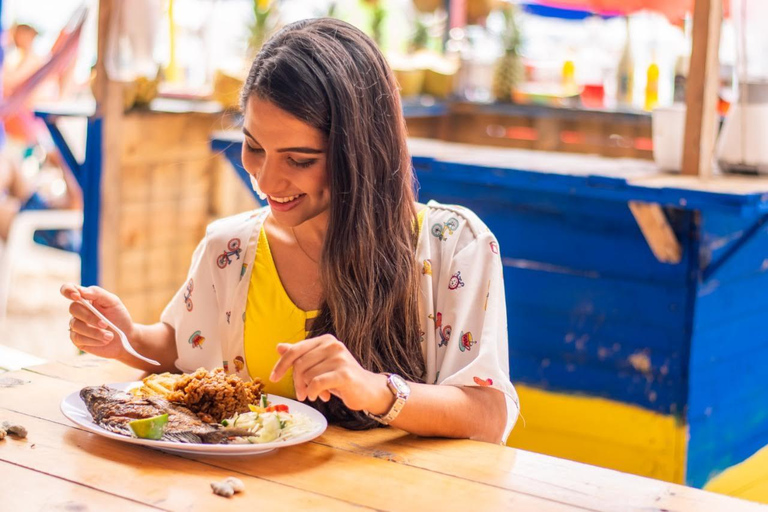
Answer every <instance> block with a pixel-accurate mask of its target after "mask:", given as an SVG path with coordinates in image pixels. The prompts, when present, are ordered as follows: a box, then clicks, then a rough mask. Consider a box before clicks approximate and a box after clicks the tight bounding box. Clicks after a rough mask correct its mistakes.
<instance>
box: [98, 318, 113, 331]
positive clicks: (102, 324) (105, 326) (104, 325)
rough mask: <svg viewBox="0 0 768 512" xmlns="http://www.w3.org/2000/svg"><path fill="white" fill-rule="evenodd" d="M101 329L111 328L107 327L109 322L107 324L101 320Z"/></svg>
mask: <svg viewBox="0 0 768 512" xmlns="http://www.w3.org/2000/svg"><path fill="white" fill-rule="evenodd" d="M99 327H101V328H102V329H106V328H107V327H109V326H108V325H107V322H105V321H104V320H99ZM110 334H111V333H110Z"/></svg>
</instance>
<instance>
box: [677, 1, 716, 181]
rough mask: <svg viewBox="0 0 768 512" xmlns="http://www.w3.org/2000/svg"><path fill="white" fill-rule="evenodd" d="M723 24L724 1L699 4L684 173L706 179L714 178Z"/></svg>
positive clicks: (688, 97) (688, 90)
mask: <svg viewBox="0 0 768 512" xmlns="http://www.w3.org/2000/svg"><path fill="white" fill-rule="evenodd" d="M722 20H723V5H722V0H696V4H695V7H694V11H693V52H692V53H691V70H690V73H689V74H688V82H687V84H686V107H687V114H686V118H685V136H684V138H683V140H684V146H683V169H682V173H683V174H687V175H691V176H700V177H702V178H707V177H709V176H711V175H712V157H713V156H714V148H715V133H716V132H715V123H716V122H717V99H718V97H717V95H718V86H719V81H720V68H719V59H718V50H719V48H720V25H721V23H722Z"/></svg>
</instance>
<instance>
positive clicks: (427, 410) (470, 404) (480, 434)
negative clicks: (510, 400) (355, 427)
mask: <svg viewBox="0 0 768 512" xmlns="http://www.w3.org/2000/svg"><path fill="white" fill-rule="evenodd" d="M374 378H375V382H376V384H375V385H373V386H372V388H371V390H372V391H374V395H375V396H374V397H373V398H372V399H371V406H370V408H369V409H367V410H368V412H370V413H372V414H376V415H379V416H381V415H384V414H386V413H387V412H389V409H390V407H392V404H393V403H394V401H395V397H394V395H393V394H392V392H391V391H390V390H389V387H388V386H387V376H386V375H383V374H374ZM408 384H409V386H410V388H411V394H410V396H409V397H408V400H407V402H406V405H405V407H403V410H402V411H401V412H400V414H399V415H398V416H397V418H396V419H395V420H394V421H393V422H392V423H391V425H392V426H393V427H397V428H400V429H403V430H407V431H408V432H412V433H414V434H416V435H420V436H432V437H456V438H465V439H474V440H476V441H486V442H489V443H500V442H501V438H502V436H503V435H504V427H505V425H506V421H507V406H506V403H505V400H504V394H503V393H501V391H497V390H495V389H492V388H481V387H471V386H464V387H457V386H434V385H429V384H417V383H413V382H409V383H408Z"/></svg>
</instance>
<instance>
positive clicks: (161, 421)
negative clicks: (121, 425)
mask: <svg viewBox="0 0 768 512" xmlns="http://www.w3.org/2000/svg"><path fill="white" fill-rule="evenodd" d="M167 424H168V413H164V414H161V415H160V416H153V417H151V418H142V419H140V420H133V421H130V422H128V428H130V429H131V432H133V435H135V436H136V437H139V438H141V439H155V440H157V439H160V438H162V437H163V434H164V433H165V426H166V425H167Z"/></svg>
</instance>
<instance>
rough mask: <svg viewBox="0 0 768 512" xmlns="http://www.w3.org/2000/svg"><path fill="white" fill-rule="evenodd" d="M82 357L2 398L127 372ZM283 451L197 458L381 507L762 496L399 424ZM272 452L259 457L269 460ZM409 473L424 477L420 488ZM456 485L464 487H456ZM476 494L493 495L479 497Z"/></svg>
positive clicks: (713, 501) (720, 500)
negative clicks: (428, 433)
mask: <svg viewBox="0 0 768 512" xmlns="http://www.w3.org/2000/svg"><path fill="white" fill-rule="evenodd" d="M82 363H83V364H79V365H72V364H69V365H63V364H59V363H50V364H48V365H45V366H43V367H35V368H34V369H33V370H34V371H35V372H37V373H31V372H16V373H14V374H12V376H14V377H16V378H20V379H21V380H26V381H28V382H30V384H31V385H34V387H35V389H37V390H38V391H40V392H41V393H40V394H41V395H42V396H41V397H40V400H39V401H35V402H34V404H29V401H28V400H26V399H22V398H20V394H19V398H17V399H13V398H12V397H10V396H7V395H9V393H5V394H3V393H2V390H0V404H6V403H8V406H9V407H10V408H13V407H12V405H15V406H19V407H23V408H25V409H26V410H27V411H30V412H34V413H36V414H41V415H43V416H44V417H48V418H51V419H54V418H55V417H56V414H52V413H51V411H52V410H54V409H57V408H58V402H59V401H60V399H61V397H62V396H63V395H65V394H66V393H67V392H71V391H73V390H76V389H79V387H80V386H81V385H82V384H84V383H89V384H95V383H99V382H104V381H105V380H106V381H115V380H119V379H113V378H109V377H113V376H114V374H115V373H118V374H120V373H121V372H122V370H117V371H116V372H111V371H110V369H109V367H110V366H113V365H114V363H112V362H104V361H103V360H93V361H90V362H87V364H86V361H85V360H83V361H82ZM77 366H83V367H81V368H77ZM135 372H136V371H135V370H127V373H124V374H123V375H126V374H128V373H132V374H134V375H135ZM45 374H55V375H57V376H59V377H56V378H52V377H48V376H47V375H45ZM61 377H66V378H69V379H72V380H74V381H80V382H63V381H61V380H59V379H60V378H61ZM105 377H107V378H106V379H105ZM128 378H129V379H130V378H131V377H128ZM94 379H96V380H94ZM57 390H58V393H57ZM25 394H26V393H25ZM58 418H59V421H61V420H62V418H60V417H58ZM107 442H109V441H108V440H107ZM113 444H119V443H113ZM339 452H347V453H339ZM278 454H279V455H280V457H279V459H278V460H279V462H278V463H275V464H258V465H254V464H253V463H252V459H250V458H238V459H239V460H230V459H229V458H228V459H226V460H225V459H222V458H218V457H206V458H198V457H195V459H197V460H201V461H204V462H206V463H207V464H210V465H211V466H213V467H218V468H221V469H235V470H237V471H240V472H242V473H243V474H248V475H253V476H255V477H259V478H263V479H266V480H268V481H270V482H275V483H283V484H285V485H288V486H292V487H301V488H304V489H311V490H314V491H315V492H318V493H323V494H329V495H331V496H334V497H337V498H341V499H349V500H351V501H354V502H355V503H361V504H364V505H366V506H371V507H375V508H380V509H397V508H398V506H402V505H401V504H403V503H406V504H407V505H408V508H416V507H426V508H427V509H430V508H432V507H434V506H440V507H443V508H446V507H447V508H449V509H450V508H454V507H452V505H456V504H460V505H461V506H464V507H468V508H470V509H472V508H476V507H478V506H482V507H491V508H494V507H496V506H499V505H502V506H503V504H504V503H506V502H505V501H504V500H505V498H506V494H508V493H512V494H513V496H514V497H515V498H516V501H515V502H513V503H515V504H518V505H520V504H521V503H522V504H524V505H526V506H530V507H535V508H537V509H553V510H557V509H561V510H563V509H564V510H574V509H586V510H615V509H616V506H617V503H620V504H621V506H622V507H623V508H622V509H623V510H660V509H667V510H696V511H699V510H701V511H708V510H723V509H726V508H727V509H728V510H729V512H730V511H736V510H755V509H756V508H755V507H756V505H753V504H750V503H748V502H744V501H738V500H733V499H732V498H727V497H723V496H719V495H714V494H710V493H705V492H702V491H699V490H696V489H690V488H687V487H683V486H677V485H674V484H668V483H665V482H661V481H657V480H651V479H644V478H640V477H636V476H633V475H627V474H623V473H619V472H615V471H609V470H605V469H602V468H596V467H592V466H587V465H583V464H577V463H573V462H570V461H565V460H560V459H556V458H552V457H546V456H543V455H538V454H532V453H528V452H524V451H521V450H513V449H506V448H501V447H497V446H494V445H490V444H484V443H476V442H473V441H461V440H440V439H419V438H416V437H415V436H410V435H407V434H405V433H403V432H401V431H397V430H393V429H379V430H376V431H373V432H348V431H344V430H342V429H338V428H330V429H329V430H328V431H327V432H326V433H325V434H324V435H323V436H321V437H320V438H319V439H318V440H317V441H316V442H315V443H310V444H308V445H303V446H297V447H293V448H287V449H283V450H280V451H279V452H277V453H276V454H274V455H273V456H276V455H278ZM159 455H163V454H159ZM273 456H269V455H265V456H263V457H264V459H270V458H272V457H273ZM259 460H262V457H259ZM398 466H399V467H400V469H397V467H398ZM362 474H365V475H367V477H368V478H369V479H372V480H371V481H370V483H366V482H362V483H361V482H360V481H359V479H357V480H355V481H354V482H352V479H351V477H350V475H362ZM413 479H416V481H419V482H420V485H419V486H416V487H414V486H413V485H412V484H411V482H412V481H414V480H413ZM382 481H387V482H392V483H393V485H395V486H396V487H397V488H398V489H401V488H402V489H408V488H411V489H419V492H415V491H414V495H411V494H408V493H402V492H401V493H400V494H399V495H396V496H397V499H393V498H392V493H391V492H387V491H386V488H389V485H387V486H381V485H380V482H382ZM457 482H458V483H457ZM446 487H448V489H447V490H446ZM350 488H352V489H354V492H355V493H356V494H357V495H362V494H364V495H366V497H365V498H361V497H359V496H349V492H350V491H349V489H350ZM425 488H430V489H432V488H434V489H439V492H436V493H432V492H430V493H429V494H430V495H434V494H437V495H439V497H438V500H437V501H435V500H434V499H431V500H424V499H423V498H421V497H420V496H417V495H415V494H420V495H423V494H424V493H423V492H422V491H423V489H425ZM454 489H458V490H459V491H460V492H459V493H455V491H454ZM465 493H469V495H471V496H473V498H472V501H471V502H467V501H466V499H464V500H462V496H463V495H464V494H465ZM404 494H405V495H404ZM480 495H490V497H488V496H485V497H483V498H480V499H477V496H480ZM358 500H359V501H358ZM457 500H458V501H457ZM494 500H497V501H494ZM521 500H522V501H521ZM531 500H532V501H531ZM539 500H542V501H539Z"/></svg>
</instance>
